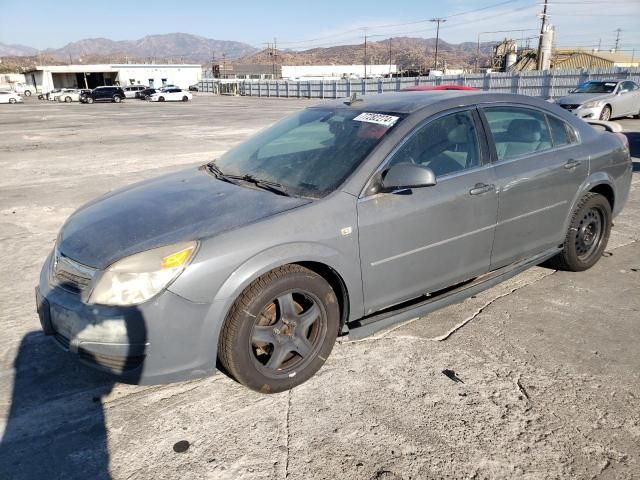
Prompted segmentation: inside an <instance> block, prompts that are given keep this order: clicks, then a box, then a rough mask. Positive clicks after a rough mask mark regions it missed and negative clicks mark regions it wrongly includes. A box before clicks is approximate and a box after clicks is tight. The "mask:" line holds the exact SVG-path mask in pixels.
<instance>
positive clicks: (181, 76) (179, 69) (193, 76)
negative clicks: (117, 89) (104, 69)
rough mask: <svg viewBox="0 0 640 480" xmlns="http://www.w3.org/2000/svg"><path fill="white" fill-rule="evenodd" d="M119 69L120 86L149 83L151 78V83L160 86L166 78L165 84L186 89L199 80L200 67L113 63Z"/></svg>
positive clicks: (200, 75)
mask: <svg viewBox="0 0 640 480" xmlns="http://www.w3.org/2000/svg"><path fill="white" fill-rule="evenodd" d="M113 68H114V69H117V70H118V71H119V73H118V78H117V80H118V81H119V82H120V85H121V86H126V85H131V80H133V83H134V84H141V85H149V84H150V80H151V79H153V85H154V86H155V87H156V88H157V87H161V86H162V79H166V84H173V85H178V86H179V87H180V88H183V89H187V88H188V87H189V85H193V84H195V83H198V82H199V81H200V78H201V77H202V68H201V67H200V65H198V66H179V65H176V66H157V67H156V66H153V65H144V66H133V65H113Z"/></svg>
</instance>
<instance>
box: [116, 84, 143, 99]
mask: <svg viewBox="0 0 640 480" xmlns="http://www.w3.org/2000/svg"><path fill="white" fill-rule="evenodd" d="M145 88H147V87H145V86H144V85H127V86H126V87H122V90H124V96H125V97H126V98H138V95H139V94H140V92H141V91H142V90H144V89H145Z"/></svg>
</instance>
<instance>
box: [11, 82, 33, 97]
mask: <svg viewBox="0 0 640 480" xmlns="http://www.w3.org/2000/svg"><path fill="white" fill-rule="evenodd" d="M12 90H13V91H14V92H16V93H18V94H20V95H24V96H25V97H30V96H31V94H32V93H34V92H35V91H36V89H35V87H33V86H32V85H27V84H26V83H21V82H18V83H15V84H14V85H13V89H12Z"/></svg>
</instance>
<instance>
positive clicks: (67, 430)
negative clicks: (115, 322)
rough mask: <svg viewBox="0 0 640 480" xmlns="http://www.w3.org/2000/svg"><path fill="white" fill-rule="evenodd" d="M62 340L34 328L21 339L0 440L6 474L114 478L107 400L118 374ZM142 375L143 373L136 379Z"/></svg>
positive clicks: (14, 479) (17, 479) (0, 466)
mask: <svg viewBox="0 0 640 480" xmlns="http://www.w3.org/2000/svg"><path fill="white" fill-rule="evenodd" d="M138 315H139V314H138ZM142 323H143V324H144V322H142ZM128 333H129V332H128ZM138 333H139V332H138ZM56 341H57V340H54V339H53V338H52V337H49V336H46V335H45V334H44V333H43V332H42V331H33V332H29V333H28V334H26V335H25V336H24V337H23V339H22V341H21V343H20V347H19V349H18V353H17V355H16V358H15V361H14V364H13V367H14V378H13V390H12V395H11V403H10V408H9V412H8V418H7V421H6V426H5V430H4V434H3V436H2V440H1V441H0V478H2V479H4V478H6V479H11V480H22V479H24V480H27V479H29V480H31V479H48V480H54V479H61V480H62V479H65V480H67V479H95V480H103V479H104V480H108V479H110V478H111V475H110V473H109V449H108V443H107V430H106V425H105V413H104V406H103V398H104V397H105V396H106V395H108V394H109V393H110V392H111V391H112V389H113V387H114V385H115V377H114V376H112V375H110V374H108V373H105V372H102V371H98V370H95V369H93V368H90V367H88V366H86V365H83V364H82V363H80V362H79V360H78V355H75V354H71V353H68V352H65V351H63V350H61V348H59V347H58V346H57V345H56ZM137 353H138V354H139V352H137ZM85 357H86V358H88V359H89V360H90V361H91V360H93V361H96V359H95V358H93V357H92V356H91V355H88V356H87V355H86V354H85ZM141 367H142V366H141ZM141 367H140V368H138V369H136V371H141V370H142V368H141ZM136 379H139V375H138V374H134V375H133V376H132V377H131V378H130V380H131V383H137V381H136Z"/></svg>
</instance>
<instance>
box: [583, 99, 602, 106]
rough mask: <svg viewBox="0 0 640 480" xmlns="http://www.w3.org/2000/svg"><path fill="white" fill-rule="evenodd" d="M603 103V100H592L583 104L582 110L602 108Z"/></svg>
mask: <svg viewBox="0 0 640 480" xmlns="http://www.w3.org/2000/svg"><path fill="white" fill-rule="evenodd" d="M602 103H603V102H602V100H591V101H590V102H585V103H583V104H582V108H594V107H601V106H602Z"/></svg>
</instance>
